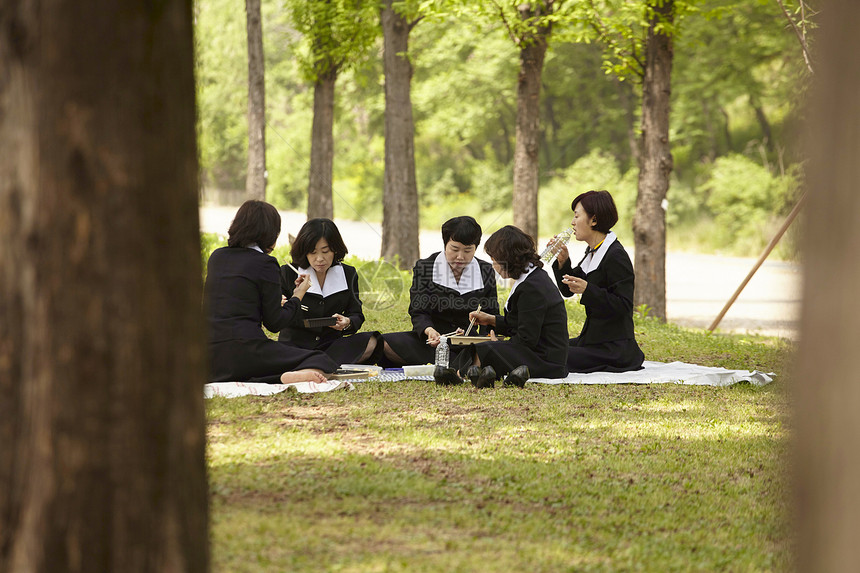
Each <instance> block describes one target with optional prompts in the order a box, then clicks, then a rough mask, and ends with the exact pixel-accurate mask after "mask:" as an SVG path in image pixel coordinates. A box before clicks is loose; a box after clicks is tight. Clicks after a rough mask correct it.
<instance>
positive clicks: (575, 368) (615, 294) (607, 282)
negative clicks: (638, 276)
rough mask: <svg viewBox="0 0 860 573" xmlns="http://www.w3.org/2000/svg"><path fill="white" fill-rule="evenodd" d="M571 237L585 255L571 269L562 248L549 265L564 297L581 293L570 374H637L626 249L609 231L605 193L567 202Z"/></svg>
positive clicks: (610, 205)
mask: <svg viewBox="0 0 860 573" xmlns="http://www.w3.org/2000/svg"><path fill="white" fill-rule="evenodd" d="M570 207H571V209H573V221H572V222H571V224H572V225H573V229H574V236H575V237H576V240H577V241H583V242H585V243H587V244H588V248H587V249H586V251H585V256H584V257H583V258H582V260H581V261H579V264H578V265H576V267H572V266H571V260H570V255H569V253H568V250H567V247H562V248H561V249H560V250H559V253H558V258H557V260H556V262H555V263H554V264H553V272H554V274H555V278H556V281H557V282H558V288H559V290H560V291H561V293H562V294H563V295H564V296H567V297H570V296H573V295H574V294H580V295H582V296H581V298H580V299H579V303H580V304H581V305H583V306H584V307H585V324H583V325H582V331H581V332H580V334H579V336H577V337H576V338H572V339H571V340H570V348H569V349H568V354H567V368H568V370H569V371H570V372H598V371H606V372H626V371H628V370H639V369H640V368H642V362H643V361H644V360H645V355H644V354H643V353H642V350H641V349H640V348H639V345H638V344H637V343H636V336H635V334H634V332H633V286H634V280H635V275H634V274H633V265H632V264H631V263H630V257H629V256H628V255H627V251H625V250H624V247H623V246H622V245H621V242H620V241H619V240H618V239H617V238H616V236H615V233H613V232H612V231H610V229H611V228H612V226H613V225H615V223H616V222H617V221H618V211H617V209H616V208H615V201H614V200H613V199H612V195H610V193H609V191H588V192H586V193H582V194H581V195H578V196H577V197H576V198H575V199H574V200H573V203H572V204H571V206H570Z"/></svg>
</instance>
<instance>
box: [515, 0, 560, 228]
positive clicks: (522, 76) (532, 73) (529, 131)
mask: <svg viewBox="0 0 860 573" xmlns="http://www.w3.org/2000/svg"><path fill="white" fill-rule="evenodd" d="M547 4H548V6H547V9H548V10H549V11H550V12H551V11H552V3H551V2H548V3H547ZM524 8H525V6H524ZM537 15H542V14H536V13H535V11H534V10H533V9H529V10H525V9H524V10H522V11H521V16H522V17H523V19H526V18H532V17H534V16H537ZM550 31H551V28H550V26H545V27H540V28H539V29H538V30H537V31H536V32H535V33H534V34H533V36H532V37H531V38H529V40H528V41H527V43H526V44H525V45H524V46H523V47H522V48H521V49H520V71H519V75H518V78H517V136H516V145H515V147H514V192H513V210H514V225H515V226H517V227H519V228H520V229H522V230H523V231H524V232H525V233H527V234H529V235H531V236H532V238H534V239H535V240H537V235H538V188H539V187H540V157H539V151H540V87H541V86H540V84H541V72H542V71H543V62H544V57H545V56H546V50H547V42H548V39H549V35H550Z"/></svg>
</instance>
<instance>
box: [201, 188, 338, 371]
mask: <svg viewBox="0 0 860 573" xmlns="http://www.w3.org/2000/svg"><path fill="white" fill-rule="evenodd" d="M280 232H281V216H280V214H278V211H277V210H276V209H275V208H274V207H273V206H272V205H270V204H268V203H265V202H263V201H246V202H245V203H244V204H243V205H242V206H241V207H239V210H238V212H237V213H236V217H235V218H234V219H233V222H232V223H231V224H230V230H229V232H228V233H229V238H228V240H227V246H226V247H221V248H220V249H216V250H215V252H213V253H212V255H211V256H210V257H209V263H208V274H207V276H206V287H205V295H204V306H205V309H206V315H207V318H208V322H209V358H210V367H211V372H210V378H209V379H210V380H211V381H212V382H268V383H278V382H282V383H284V384H289V383H293V382H325V381H326V377H325V375H324V373H325V372H334V371H335V370H337V364H335V363H334V361H333V360H332V359H331V358H329V357H328V356H327V355H326V354H324V353H322V352H317V351H315V350H303V349H301V348H296V347H294V346H288V345H286V344H283V343H281V342H277V341H274V340H270V339H269V338H268V337H267V336H266V335H265V333H264V332H263V330H262V325H265V327H266V328H267V329H269V330H270V331H272V332H277V331H279V330H281V329H282V328H283V327H285V326H286V325H287V324H289V323H290V322H291V321H292V320H293V319H294V317H295V316H297V315H298V314H300V312H301V311H300V306H301V304H302V298H303V297H304V296H305V293H306V292H307V290H308V287H309V286H310V281H309V280H307V279H306V280H304V281H303V282H302V283H301V284H300V285H298V286H297V287H296V288H295V290H294V291H293V293H292V297H291V298H290V299H289V300H287V301H286V302H284V303H282V298H281V296H282V295H281V285H280V277H279V275H278V261H277V260H276V259H275V257H272V256H270V255H269V253H271V252H272V249H274V248H275V241H277V239H278V235H279V234H280Z"/></svg>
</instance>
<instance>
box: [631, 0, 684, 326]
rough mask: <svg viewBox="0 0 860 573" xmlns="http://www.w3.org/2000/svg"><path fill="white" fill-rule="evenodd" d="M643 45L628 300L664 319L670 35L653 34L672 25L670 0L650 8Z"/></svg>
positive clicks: (670, 79) (669, 157)
mask: <svg viewBox="0 0 860 573" xmlns="http://www.w3.org/2000/svg"><path fill="white" fill-rule="evenodd" d="M654 11H655V12H656V13H657V15H658V16H657V17H654V18H652V19H651V22H650V26H649V28H648V39H647V40H646V44H645V77H644V80H643V83H642V146H641V148H640V151H641V155H640V156H639V192H638V195H637V197H636V213H635V215H634V216H633V240H634V244H635V249H636V256H635V258H636V260H635V262H634V267H635V268H636V292H635V293H634V296H633V304H634V305H637V306H638V305H640V304H646V305H648V306H649V307H651V312H652V314H653V315H654V316H657V317H659V318H661V319H665V318H666V210H665V209H664V208H663V201H664V200H665V199H666V193H667V192H668V190H669V174H670V173H671V172H672V153H671V151H670V148H669V101H670V95H671V82H672V55H673V48H672V38H671V37H669V36H666V35H664V34H661V33H658V32H657V31H656V30H655V26H656V25H657V24H659V23H660V22H661V21H663V22H666V23H668V24H671V23H672V21H673V19H674V13H675V3H674V0H665V2H663V3H662V5H658V6H655V7H654Z"/></svg>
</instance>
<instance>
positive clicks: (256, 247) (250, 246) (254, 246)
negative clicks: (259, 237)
mask: <svg viewBox="0 0 860 573" xmlns="http://www.w3.org/2000/svg"><path fill="white" fill-rule="evenodd" d="M245 248H246V249H254V250H255V251H260V252H261V253H263V249H261V248H260V247H258V246H257V243H251V244H250V245H248V246H247V247H245ZM263 254H264V255H265V254H266V253H263Z"/></svg>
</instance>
